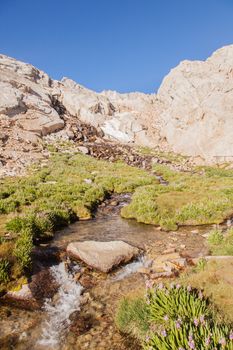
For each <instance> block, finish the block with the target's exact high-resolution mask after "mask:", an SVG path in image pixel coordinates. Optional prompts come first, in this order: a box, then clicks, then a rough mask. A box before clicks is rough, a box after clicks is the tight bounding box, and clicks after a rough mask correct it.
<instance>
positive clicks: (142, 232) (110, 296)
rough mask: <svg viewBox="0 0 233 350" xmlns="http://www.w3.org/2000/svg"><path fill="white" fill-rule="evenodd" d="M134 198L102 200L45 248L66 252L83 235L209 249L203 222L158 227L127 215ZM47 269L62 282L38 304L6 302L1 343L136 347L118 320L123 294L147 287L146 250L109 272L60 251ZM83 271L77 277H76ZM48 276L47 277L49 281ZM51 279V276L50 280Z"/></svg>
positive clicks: (40, 347)
mask: <svg viewBox="0 0 233 350" xmlns="http://www.w3.org/2000/svg"><path fill="white" fill-rule="evenodd" d="M128 201H129V197H128V196H127V195H120V196H118V197H117V198H114V200H113V199H110V200H109V201H107V203H104V204H103V205H101V206H100V208H99V210H98V212H97V214H96V217H95V218H94V219H92V220H89V221H79V222H76V223H74V224H72V225H70V226H69V227H67V228H65V229H63V230H61V231H59V232H57V234H56V235H55V238H54V239H53V241H52V242H51V243H49V244H46V245H44V246H43V247H41V249H44V250H45V251H46V250H47V251H49V249H50V250H51V249H56V250H58V251H60V252H64V251H65V248H66V246H67V244H68V243H70V242H74V241H84V240H99V241H111V240H124V241H125V242H127V243H129V244H132V245H134V246H137V247H139V248H141V249H143V250H146V248H147V247H148V246H153V250H154V252H155V253H156V254H161V253H162V252H163V251H165V250H166V249H173V248H176V250H177V251H180V252H183V253H184V254H186V255H187V256H190V257H196V256H199V255H202V254H203V253H204V249H205V248H204V238H203V237H202V235H201V234H200V233H205V232H206V231H207V228H206V227H202V228H198V229H197V228H196V227H195V228H193V227H189V228H182V229H180V230H179V231H177V232H163V231H160V230H159V229H158V228H157V227H153V226H150V225H144V224H139V223H137V222H136V221H134V220H125V219H122V218H121V217H120V215H119V212H120V209H121V207H122V206H123V205H125V203H127V202H128ZM61 257H62V258H61V259H60V262H56V261H54V263H52V264H51V266H49V267H48V268H47V269H48V273H49V274H50V275H51V276H52V278H53V281H54V283H55V284H56V285H57V288H56V293H55V294H54V295H53V296H50V297H48V298H46V299H45V300H44V301H43V306H42V307H41V308H38V309H35V310H27V309H25V308H17V307H15V306H12V305H9V304H8V305H3V306H1V314H0V316H1V319H0V348H1V349H19V350H21V349H22V350H45V349H46V350H71V349H77V350H79V349H80V350H83V349H95V350H137V349H138V345H137V344H135V343H134V342H133V341H132V339H129V338H127V337H124V336H122V335H121V334H120V333H119V332H118V331H117V329H116V327H115V324H114V315H115V310H116V307H117V303H118V302H119V300H120V299H121V298H122V297H123V296H124V295H126V294H127V293H129V292H130V293H133V292H134V291H136V290H137V289H140V288H143V287H144V284H145V277H144V275H143V274H140V273H137V271H138V269H139V268H141V267H146V266H148V260H147V258H146V256H143V255H142V256H140V257H138V258H137V259H136V260H135V261H132V262H130V263H129V264H127V265H125V266H122V267H119V268H118V269H117V270H114V271H113V272H111V273H109V274H103V273H100V272H96V271H93V270H91V269H89V268H88V267H87V266H85V265H83V264H81V263H80V264H78V263H75V262H73V263H70V261H69V260H68V262H69V266H70V268H69V269H67V257H66V254H65V253H62V254H61ZM80 273H82V275H81V278H79V280H78V281H77V279H76V277H77V276H78V275H80ZM46 282H47V279H46V278H45V279H44V280H42V282H41V283H42V284H45V285H46ZM47 283H48V284H49V283H50V282H49V281H48V282H47Z"/></svg>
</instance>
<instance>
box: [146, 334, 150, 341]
mask: <svg viewBox="0 0 233 350" xmlns="http://www.w3.org/2000/svg"><path fill="white" fill-rule="evenodd" d="M148 341H150V336H149V335H147V336H146V342H147V343H148Z"/></svg>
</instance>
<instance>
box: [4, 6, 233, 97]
mask: <svg viewBox="0 0 233 350" xmlns="http://www.w3.org/2000/svg"><path fill="white" fill-rule="evenodd" d="M231 43H233V0H0V53H3V54H6V55H9V56H12V57H15V58H17V59H20V60H23V61H26V62H29V63H31V64H33V65H34V66H36V67H38V68H40V69H42V70H44V71H46V72H47V73H48V74H49V75H50V76H51V77H52V78H54V79H61V78H62V77H63V76H68V77H70V78H72V79H73V80H75V81H77V82H79V83H80V84H82V85H85V86H87V87H89V88H91V89H94V90H97V91H101V90H103V89H112V90H118V91H120V92H128V91H143V92H154V91H156V90H157V88H158V87H159V85H160V83H161V80H162V78H163V77H164V76H165V75H166V74H167V73H168V72H169V70H170V69H171V68H173V67H174V66H176V65H177V64H178V63H179V62H180V61H181V60H183V59H205V58H206V57H207V56H209V55H210V54H211V53H212V52H213V51H214V50H216V49H217V48H219V47H221V46H224V45H227V44H231Z"/></svg>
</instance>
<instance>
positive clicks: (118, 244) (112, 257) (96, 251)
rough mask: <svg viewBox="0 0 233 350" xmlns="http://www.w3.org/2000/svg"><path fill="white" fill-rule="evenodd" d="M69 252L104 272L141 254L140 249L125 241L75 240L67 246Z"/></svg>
mask: <svg viewBox="0 0 233 350" xmlns="http://www.w3.org/2000/svg"><path fill="white" fill-rule="evenodd" d="M67 253H68V254H69V255H71V256H72V257H73V258H76V259H79V260H82V261H83V262H85V263H86V264H87V265H88V266H90V267H93V268H95V269H97V270H99V271H102V272H109V271H110V270H112V269H113V268H114V267H116V266H118V265H119V264H121V263H127V262H128V261H130V260H131V259H132V258H133V257H135V256H136V255H138V254H139V249H138V248H136V247H132V246H131V245H129V244H127V243H125V242H123V241H111V242H96V241H85V242H74V243H70V244H68V246H67Z"/></svg>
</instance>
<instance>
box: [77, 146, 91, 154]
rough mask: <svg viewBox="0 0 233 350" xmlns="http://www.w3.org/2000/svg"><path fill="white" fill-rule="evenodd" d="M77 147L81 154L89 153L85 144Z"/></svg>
mask: <svg viewBox="0 0 233 350" xmlns="http://www.w3.org/2000/svg"><path fill="white" fill-rule="evenodd" d="M77 149H78V150H79V151H80V152H81V153H83V154H89V149H88V148H87V147H85V146H79V147H77Z"/></svg>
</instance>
